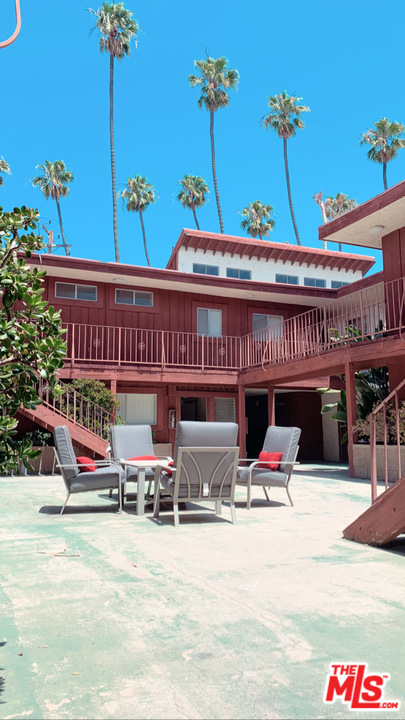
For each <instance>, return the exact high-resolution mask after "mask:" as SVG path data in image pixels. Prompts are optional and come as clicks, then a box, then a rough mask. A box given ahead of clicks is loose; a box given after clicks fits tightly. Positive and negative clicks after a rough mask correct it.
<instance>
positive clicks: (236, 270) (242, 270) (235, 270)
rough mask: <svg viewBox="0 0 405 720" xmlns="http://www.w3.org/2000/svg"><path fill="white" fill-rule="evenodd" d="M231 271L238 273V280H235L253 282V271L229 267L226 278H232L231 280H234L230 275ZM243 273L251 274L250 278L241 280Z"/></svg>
mask: <svg viewBox="0 0 405 720" xmlns="http://www.w3.org/2000/svg"><path fill="white" fill-rule="evenodd" d="M229 270H232V272H236V273H237V277H236V278H235V277H234V278H233V280H251V279H252V271H251V270H245V268H231V267H227V268H226V277H230V278H232V277H233V276H232V275H228V271H229ZM241 272H244V273H249V277H247V278H241V277H240V273H241Z"/></svg>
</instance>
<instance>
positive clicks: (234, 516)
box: [230, 502, 236, 525]
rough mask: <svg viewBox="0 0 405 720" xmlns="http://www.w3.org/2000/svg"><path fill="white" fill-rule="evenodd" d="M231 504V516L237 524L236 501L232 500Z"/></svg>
mask: <svg viewBox="0 0 405 720" xmlns="http://www.w3.org/2000/svg"><path fill="white" fill-rule="evenodd" d="M230 505H231V518H232V522H233V524H234V525H235V523H236V512H235V503H233V502H231V504H230Z"/></svg>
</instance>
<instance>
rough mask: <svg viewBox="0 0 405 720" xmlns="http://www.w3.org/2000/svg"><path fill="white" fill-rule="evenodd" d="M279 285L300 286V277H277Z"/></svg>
mask: <svg viewBox="0 0 405 720" xmlns="http://www.w3.org/2000/svg"><path fill="white" fill-rule="evenodd" d="M276 282H277V283H286V284H287V285H298V275H280V274H277V275H276Z"/></svg>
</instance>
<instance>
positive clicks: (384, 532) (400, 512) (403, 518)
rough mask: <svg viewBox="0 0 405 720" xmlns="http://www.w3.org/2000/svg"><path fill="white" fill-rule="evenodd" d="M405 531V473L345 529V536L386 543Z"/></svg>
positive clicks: (366, 541) (367, 541) (374, 542)
mask: <svg viewBox="0 0 405 720" xmlns="http://www.w3.org/2000/svg"><path fill="white" fill-rule="evenodd" d="M404 532H405V475H404V476H403V477H401V478H400V479H399V480H397V481H396V483H395V484H394V485H391V487H389V488H388V490H385V491H384V492H383V493H382V494H381V495H380V496H379V497H378V498H377V500H376V501H375V503H374V504H373V505H371V507H369V508H368V509H367V510H366V511H365V512H364V513H362V515H360V516H359V517H358V518H357V519H356V520H354V522H352V523H351V525H348V526H347V528H345V529H344V530H343V537H345V538H346V539H347V540H353V541H354V542H359V543H365V544H367V545H385V544H386V543H389V542H390V541H391V540H394V538H396V537H397V536H398V535H401V534H402V533H404Z"/></svg>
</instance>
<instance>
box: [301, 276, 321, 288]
mask: <svg viewBox="0 0 405 720" xmlns="http://www.w3.org/2000/svg"><path fill="white" fill-rule="evenodd" d="M304 285H308V287H326V280H323V279H322V278H308V277H304Z"/></svg>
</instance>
